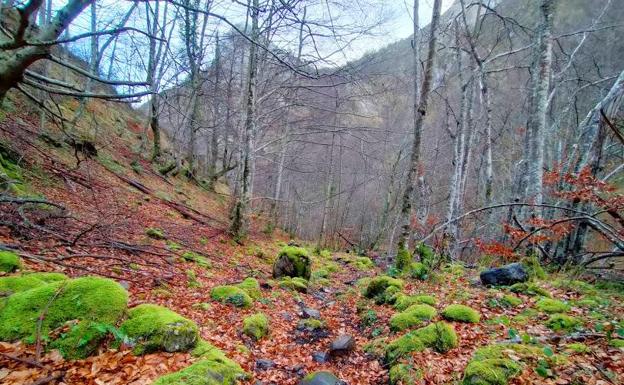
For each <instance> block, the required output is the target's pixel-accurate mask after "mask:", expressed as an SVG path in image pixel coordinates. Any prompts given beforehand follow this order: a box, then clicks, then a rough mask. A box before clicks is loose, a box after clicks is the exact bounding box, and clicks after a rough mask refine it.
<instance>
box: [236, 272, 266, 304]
mask: <svg viewBox="0 0 624 385" xmlns="http://www.w3.org/2000/svg"><path fill="white" fill-rule="evenodd" d="M236 286H237V287H239V288H241V289H243V290H245V291H246V292H247V294H249V296H250V297H251V298H253V299H259V298H260V297H262V291H260V283H258V280H257V279H255V278H252V277H248V278H245V279H244V280H243V282H241V283H238V284H236Z"/></svg>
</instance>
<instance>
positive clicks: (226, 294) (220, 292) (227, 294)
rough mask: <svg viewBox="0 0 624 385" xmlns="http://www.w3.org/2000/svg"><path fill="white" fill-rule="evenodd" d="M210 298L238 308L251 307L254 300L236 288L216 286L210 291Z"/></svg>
mask: <svg viewBox="0 0 624 385" xmlns="http://www.w3.org/2000/svg"><path fill="white" fill-rule="evenodd" d="M210 298H212V299H213V300H215V301H219V302H224V303H228V304H230V305H234V306H237V307H250V306H251V304H252V303H253V299H252V298H251V297H250V296H249V294H247V292H246V291H245V290H243V289H241V288H240V287H236V286H229V285H226V286H216V287H214V288H213V289H212V290H211V291H210Z"/></svg>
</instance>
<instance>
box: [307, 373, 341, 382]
mask: <svg viewBox="0 0 624 385" xmlns="http://www.w3.org/2000/svg"><path fill="white" fill-rule="evenodd" d="M299 385H345V382H344V381H342V380H340V379H339V378H338V377H336V376H335V375H334V374H333V373H330V372H314V373H312V374H308V375H307V376H306V377H305V378H304V379H303V380H301V381H299Z"/></svg>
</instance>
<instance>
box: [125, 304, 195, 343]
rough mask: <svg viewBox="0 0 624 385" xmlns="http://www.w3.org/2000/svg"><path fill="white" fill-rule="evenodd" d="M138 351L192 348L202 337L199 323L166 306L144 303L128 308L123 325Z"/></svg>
mask: <svg viewBox="0 0 624 385" xmlns="http://www.w3.org/2000/svg"><path fill="white" fill-rule="evenodd" d="M120 330H121V332H122V333H123V334H125V335H126V336H127V340H128V341H127V342H128V344H129V345H131V346H134V349H133V353H134V354H145V353H151V352H155V351H166V352H179V351H186V350H190V349H191V348H193V347H194V346H195V344H196V343H197V340H198V338H199V335H198V328H197V325H196V324H195V322H193V321H191V320H189V319H186V318H184V317H182V316H181V315H180V314H178V313H176V312H174V311H172V310H169V309H167V308H166V307H162V306H158V305H152V304H143V305H139V306H136V307H134V308H132V309H130V310H129V311H128V320H126V321H125V322H124V323H123V324H122V325H121V329H120Z"/></svg>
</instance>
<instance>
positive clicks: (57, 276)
mask: <svg viewBox="0 0 624 385" xmlns="http://www.w3.org/2000/svg"><path fill="white" fill-rule="evenodd" d="M22 276H24V277H34V278H37V279H39V280H41V281H43V282H45V283H50V282H58V281H64V280H66V279H68V277H67V276H66V275H65V274H63V273H57V272H53V271H43V272H34V273H33V272H31V273H24V274H22Z"/></svg>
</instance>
